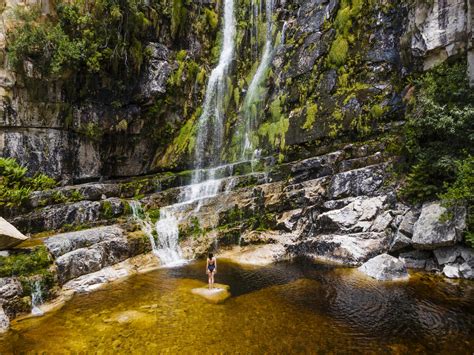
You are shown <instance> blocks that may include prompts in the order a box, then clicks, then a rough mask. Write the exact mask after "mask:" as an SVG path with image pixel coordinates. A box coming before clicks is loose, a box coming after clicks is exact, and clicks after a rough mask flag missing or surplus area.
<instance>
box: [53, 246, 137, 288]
mask: <svg viewBox="0 0 474 355" xmlns="http://www.w3.org/2000/svg"><path fill="white" fill-rule="evenodd" d="M129 256H131V255H130V251H129V247H128V243H127V241H126V240H125V239H120V238H115V239H109V240H105V241H103V242H100V243H97V244H94V245H92V246H90V247H87V248H81V249H76V250H73V251H71V252H69V253H66V254H64V255H61V256H60V257H59V258H57V259H56V261H55V263H56V267H57V272H58V279H59V282H60V283H61V284H64V283H65V282H66V281H69V280H71V279H74V278H76V277H79V276H82V275H85V274H90V273H92V272H96V271H99V270H100V269H102V268H104V267H106V266H109V265H113V264H116V263H118V262H120V261H123V260H125V259H127V258H128V257H129Z"/></svg>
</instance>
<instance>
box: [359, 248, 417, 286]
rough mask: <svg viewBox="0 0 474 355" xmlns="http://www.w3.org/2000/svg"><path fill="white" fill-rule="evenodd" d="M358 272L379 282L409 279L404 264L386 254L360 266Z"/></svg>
mask: <svg viewBox="0 0 474 355" xmlns="http://www.w3.org/2000/svg"><path fill="white" fill-rule="evenodd" d="M359 270H360V271H362V272H363V273H364V274H366V275H368V276H370V277H372V278H374V279H377V280H380V281H394V280H404V279H408V277H409V276H408V272H407V268H406V266H405V262H403V261H402V260H400V259H397V258H394V257H393V256H390V255H388V254H381V255H377V256H376V257H375V258H372V259H370V260H369V261H367V262H365V263H364V264H362V266H361V267H359Z"/></svg>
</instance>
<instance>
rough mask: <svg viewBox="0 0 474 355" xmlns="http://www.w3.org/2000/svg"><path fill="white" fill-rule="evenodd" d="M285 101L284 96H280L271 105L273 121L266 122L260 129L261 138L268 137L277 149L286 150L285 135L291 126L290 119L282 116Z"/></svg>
mask: <svg viewBox="0 0 474 355" xmlns="http://www.w3.org/2000/svg"><path fill="white" fill-rule="evenodd" d="M284 100H285V97H284V96H278V97H277V98H276V99H275V100H273V101H272V102H271V104H270V114H271V121H270V122H264V123H263V124H261V125H260V127H259V128H258V134H259V135H260V136H266V137H267V139H268V141H269V143H270V144H271V145H272V146H273V147H276V148H279V149H284V148H285V145H286V141H285V135H286V132H287V131H288V128H289V126H290V121H289V119H288V117H285V116H284V115H282V113H281V111H282V108H281V105H282V104H283V102H284Z"/></svg>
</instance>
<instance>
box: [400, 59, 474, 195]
mask: <svg viewBox="0 0 474 355" xmlns="http://www.w3.org/2000/svg"><path fill="white" fill-rule="evenodd" d="M415 87H416V94H415V96H414V98H413V99H412V100H411V102H410V106H409V110H408V114H407V118H408V120H407V124H406V132H405V133H406V139H407V142H406V152H405V153H406V155H407V156H408V157H409V163H410V165H411V169H410V172H409V174H408V179H407V184H406V186H405V187H404V189H403V190H402V195H403V196H404V197H405V198H407V199H410V200H413V201H423V200H426V199H431V198H435V197H436V196H437V195H438V194H442V196H444V195H443V194H445V193H447V190H448V189H449V188H450V187H452V188H453V189H454V190H451V193H452V196H453V197H455V196H456V194H455V193H454V192H455V191H461V190H460V188H459V186H461V185H459V184H461V182H462V181H465V179H464V178H463V176H464V175H463V174H464V172H465V171H466V169H468V167H469V164H468V165H467V167H466V166H465V165H464V164H467V163H464V162H469V161H470V159H471V158H470V157H471V156H472V155H474V151H473V150H474V92H473V91H472V90H471V89H470V88H469V84H468V80H467V76H466V66H465V64H464V62H458V63H454V64H443V65H441V66H438V67H436V68H434V69H433V70H431V71H429V72H427V73H426V74H424V75H423V76H422V77H420V78H419V79H417V80H415ZM460 164H461V165H460ZM460 167H462V168H460ZM457 181H460V182H458V183H457V185H455V184H456V182H457Z"/></svg>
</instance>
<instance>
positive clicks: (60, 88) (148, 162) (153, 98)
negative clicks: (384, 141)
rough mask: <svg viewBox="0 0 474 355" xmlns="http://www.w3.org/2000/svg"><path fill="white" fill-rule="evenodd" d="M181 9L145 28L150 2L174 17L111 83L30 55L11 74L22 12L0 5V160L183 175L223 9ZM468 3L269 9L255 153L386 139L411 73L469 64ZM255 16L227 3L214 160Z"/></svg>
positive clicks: (241, 104) (258, 25) (251, 47)
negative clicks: (227, 54)
mask: <svg viewBox="0 0 474 355" xmlns="http://www.w3.org/2000/svg"><path fill="white" fill-rule="evenodd" d="M179 3H180V4H181V5H180V6H181V7H182V8H180V9H182V10H183V9H184V10H183V11H181V12H179V11H178V12H179V13H178V14H176V11H177V10H176V6H175V7H174V8H173V6H172V4H168V3H165V2H163V3H162V4H161V3H160V4H155V3H152V4H151V5H150V6H149V7H144V9H145V10H143V12H144V13H145V15H146V16H147V17H148V18H150V19H151V18H153V15H152V13H153V11H155V10H156V9H158V8H160V6H161V7H163V8H165V9H166V8H171V10H170V11H169V12H168V13H167V12H166V11H163V12H162V13H163V14H162V16H158V17H157V18H156V19H155V20H154V21H155V22H154V23H153V29H152V30H149V31H148V32H147V33H146V35H144V36H143V37H142V38H141V40H142V41H143V43H141V47H140V48H142V51H143V52H145V51H146V52H147V56H146V58H145V59H144V63H143V65H142V66H141V67H140V70H139V72H137V73H136V74H135V75H132V76H129V75H127V74H126V73H125V72H119V73H115V74H114V75H110V76H109V77H107V76H106V75H104V73H101V74H98V75H96V76H91V75H87V74H86V73H85V72H84V70H83V69H81V68H78V69H77V70H76V71H71V70H68V71H66V72H63V73H61V74H60V75H49V74H45V73H44V72H43V71H42V68H41V67H38V64H37V62H36V61H35V58H23V60H22V62H21V63H20V65H19V66H16V67H14V68H13V67H12V66H11V65H8V61H7V56H6V51H7V50H8V44H9V43H8V40H7V39H6V38H7V34H8V31H9V29H10V28H12V27H13V26H15V24H16V25H18V23H17V22H16V20H15V16H16V15H15V14H14V8H16V7H23V6H25V4H23V3H18V4H17V3H16V2H11V1H6V2H5V3H4V5H3V12H2V29H1V30H2V31H1V32H2V36H1V39H2V43H1V47H2V60H3V69H2V70H1V72H0V74H1V80H0V85H1V95H2V115H1V116H0V117H1V118H0V126H1V130H0V151H1V154H2V155H3V156H8V157H14V158H16V159H17V160H18V161H19V162H21V163H22V164H25V165H27V166H29V168H30V170H31V171H33V172H35V171H41V172H45V173H47V174H48V175H50V176H52V177H55V178H57V179H60V180H63V181H64V182H71V181H72V180H74V181H84V180H97V179H99V178H100V177H101V176H112V177H119V176H133V175H141V174H146V173H149V172H153V171H157V170H169V169H185V168H188V167H190V165H191V164H190V160H192V159H190V158H191V157H192V156H193V155H192V150H193V146H192V137H193V135H194V134H195V129H193V125H194V124H195V121H196V117H197V116H199V113H200V106H201V105H202V100H203V92H204V89H205V85H206V82H207V77H208V75H209V73H210V69H212V67H213V65H214V64H215V61H216V59H215V58H216V52H217V51H218V49H219V41H220V39H219V26H220V22H221V21H222V20H221V19H220V17H221V16H220V13H221V12H222V4H221V3H219V2H209V3H201V2H189V3H181V2H179ZM467 3H468V2H466V1H463V0H448V1H432V2H425V1H411V2H404V1H399V2H385V1H368V2H362V1H352V2H348V1H342V3H340V2H339V1H336V0H330V1H278V2H275V3H274V4H273V6H272V20H273V27H272V29H271V31H272V32H271V36H270V44H271V48H272V52H271V53H272V55H271V64H270V66H269V68H268V69H267V71H266V73H265V76H264V78H263V80H262V83H261V85H260V88H263V89H262V90H263V91H265V92H264V93H263V94H262V95H261V96H259V98H258V100H255V102H253V109H250V110H253V111H254V113H253V115H254V116H255V120H254V121H255V123H254V125H253V127H252V129H253V131H254V136H253V140H254V142H256V143H257V144H255V148H260V149H263V150H264V151H265V152H267V153H268V154H278V155H279V157H280V159H281V160H291V159H294V158H301V157H305V156H310V155H312V154H314V153H315V152H317V151H318V150H320V149H321V147H322V146H330V145H331V144H333V143H335V142H350V141H361V140H366V139H369V138H373V137H377V136H379V135H381V134H382V133H381V132H382V131H384V132H386V131H390V130H391V128H392V127H394V126H397V125H398V124H399V123H400V122H401V121H403V115H404V105H403V102H402V97H403V95H405V92H404V89H405V87H406V84H407V78H408V76H409V75H410V74H412V73H416V72H419V71H422V70H425V69H428V68H431V67H432V66H433V65H435V64H438V63H440V62H442V61H445V60H446V59H448V58H449V57H453V56H458V55H462V54H463V53H466V51H468V49H469V50H470V52H469V56H468V57H469V58H470V62H471V64H472V43H471V42H470V41H469V40H470V39H471V38H472V37H471V36H472V35H471V28H470V26H472V21H471V19H472V14H471V16H470V15H469V14H470V13H471V12H472V9H470V8H468V4H467ZM38 4H39V5H40V6H41V9H42V10H41V11H42V13H43V15H42V20H41V21H56V18H57V16H58V15H57V13H56V10H55V4H53V3H50V2H48V1H39V2H38ZM173 4H174V3H173ZM30 5H31V4H30ZM175 5H176V4H175ZM262 6H263V5H262ZM173 11H174V12H173ZM253 11H254V8H253V7H252V4H250V3H247V2H245V1H242V2H239V3H238V4H236V11H235V15H236V20H237V35H236V37H237V41H236V54H235V60H234V63H233V68H232V73H231V77H230V79H229V85H228V87H227V91H228V93H227V95H228V96H229V97H228V99H227V101H226V102H227V104H226V105H227V106H226V115H227V118H226V120H227V123H226V137H227V138H226V141H227V142H228V146H227V147H226V149H225V151H224V152H223V160H227V161H232V160H235V157H236V156H238V155H239V154H240V152H239V149H240V148H239V147H240V146H241V144H240V142H239V140H242V137H239V134H240V133H239V132H240V130H241V127H242V124H243V122H244V121H245V120H247V116H248V112H246V107H245V106H246V102H245V100H246V93H247V92H248V90H249V85H250V79H251V78H252V76H253V74H254V73H255V71H256V70H257V63H258V62H259V61H260V60H261V58H262V55H263V51H264V46H265V38H264V37H265V36H264V35H263V34H264V33H265V25H266V24H267V23H268V21H267V20H268V19H266V17H265V16H264V15H263V14H261V15H260V16H257V17H256V18H253V17H252V16H253V15H252V13H253ZM176 16H178V17H180V19H179V21H178V20H177V19H176ZM177 21H178V23H179V26H177V25H176V22H177ZM217 21H218V22H217ZM256 30H258V31H259V33H260V35H258V36H256V35H255V32H256ZM282 32H284V33H282ZM471 72H472V71H471ZM249 78H250V79H249ZM247 111H248V109H247ZM255 112H256V113H255Z"/></svg>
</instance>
